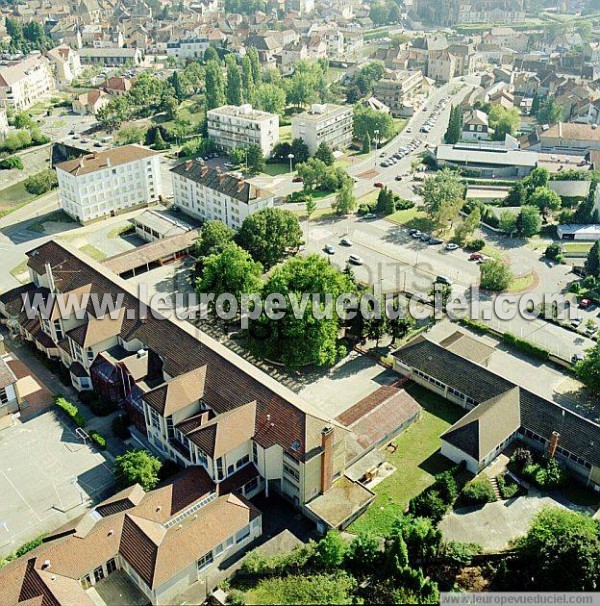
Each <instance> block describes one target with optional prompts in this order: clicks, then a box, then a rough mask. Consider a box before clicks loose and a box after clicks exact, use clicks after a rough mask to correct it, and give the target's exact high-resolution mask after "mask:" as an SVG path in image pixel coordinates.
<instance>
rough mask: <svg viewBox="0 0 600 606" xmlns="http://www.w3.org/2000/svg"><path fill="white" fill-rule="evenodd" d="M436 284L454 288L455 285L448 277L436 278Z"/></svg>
mask: <svg viewBox="0 0 600 606" xmlns="http://www.w3.org/2000/svg"><path fill="white" fill-rule="evenodd" d="M435 282H436V284H445V285H446V286H452V284H454V282H452V280H451V279H450V278H448V276H436V278H435Z"/></svg>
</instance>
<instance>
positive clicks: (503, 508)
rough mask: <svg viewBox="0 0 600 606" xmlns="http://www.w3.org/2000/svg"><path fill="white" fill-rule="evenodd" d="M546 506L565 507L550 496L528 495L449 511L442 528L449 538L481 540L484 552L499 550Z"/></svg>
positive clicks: (520, 533) (524, 529)
mask: <svg viewBox="0 0 600 606" xmlns="http://www.w3.org/2000/svg"><path fill="white" fill-rule="evenodd" d="M547 506H552V507H564V506H563V505H561V504H560V503H559V502H558V501H555V500H554V499H553V498H551V497H547V496H544V497H542V496H534V495H527V496H523V497H519V498H517V499H509V500H508V501H496V502H495V503H488V504H487V505H485V506H483V507H480V508H479V507H461V508H459V509H456V510H454V511H452V512H451V513H450V514H448V515H447V516H446V517H445V518H444V519H443V520H442V521H441V523H440V526H439V528H440V530H441V531H442V533H443V535H444V539H445V540H447V541H463V542H465V543H478V544H479V545H481V547H482V548H483V550H484V551H498V550H500V549H504V548H506V547H507V546H508V544H509V542H510V541H512V540H513V539H516V538H517V537H520V536H522V535H524V534H525V533H526V532H527V530H528V529H529V526H530V524H531V520H532V519H533V518H534V517H535V515H536V514H537V513H538V512H539V511H540V510H541V509H542V508H544V507H547Z"/></svg>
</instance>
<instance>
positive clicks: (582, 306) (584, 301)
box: [579, 299, 592, 309]
mask: <svg viewBox="0 0 600 606" xmlns="http://www.w3.org/2000/svg"><path fill="white" fill-rule="evenodd" d="M591 304H592V302H591V301H590V299H581V301H579V309H587V308H588V307H589V306H590V305H591Z"/></svg>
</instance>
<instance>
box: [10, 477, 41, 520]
mask: <svg viewBox="0 0 600 606" xmlns="http://www.w3.org/2000/svg"><path fill="white" fill-rule="evenodd" d="M0 473H1V474H2V475H3V476H4V477H5V478H6V481H7V482H8V483H9V484H10V485H11V487H12V489H13V490H14V491H15V492H16V493H17V495H18V496H19V498H20V499H21V500H22V501H23V502H24V503H25V505H26V506H27V507H28V508H29V509H30V510H31V513H33V515H34V516H35V517H36V518H37V520H38V522H42V521H43V518H40V516H39V515H38V514H37V512H36V511H35V509H34V508H33V507H32V506H31V505H30V504H29V501H28V500H27V499H26V498H25V497H24V496H23V495H22V494H21V493H20V491H19V489H18V488H17V487H16V486H15V485H14V483H13V482H12V481H11V479H10V478H9V477H8V476H7V475H6V474H5V473H4V472H3V471H2V470H0Z"/></svg>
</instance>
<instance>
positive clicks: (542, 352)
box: [502, 332, 550, 362]
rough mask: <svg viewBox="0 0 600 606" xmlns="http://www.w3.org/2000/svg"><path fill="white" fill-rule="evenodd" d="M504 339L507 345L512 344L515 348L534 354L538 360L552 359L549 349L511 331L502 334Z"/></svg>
mask: <svg viewBox="0 0 600 606" xmlns="http://www.w3.org/2000/svg"><path fill="white" fill-rule="evenodd" d="M502 339H503V340H504V342H505V343H506V344H507V345H511V346H512V347H514V348H515V349H518V350H519V351H522V352H523V353H525V354H528V355H530V356H533V357H534V358H537V359H538V360H542V361H543V362H546V361H548V360H549V359H550V352H549V351H548V350H547V349H544V348H543V347H538V346H537V345H534V344H533V343H530V342H529V341H525V340H524V339H520V338H519V337H516V336H515V335H513V334H512V333H510V332H505V333H504V334H503V335H502Z"/></svg>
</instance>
